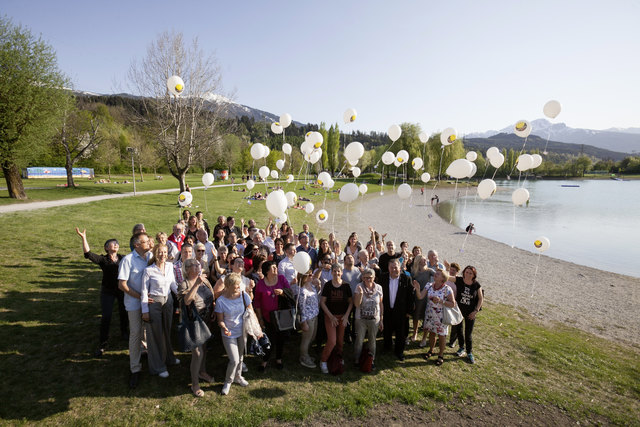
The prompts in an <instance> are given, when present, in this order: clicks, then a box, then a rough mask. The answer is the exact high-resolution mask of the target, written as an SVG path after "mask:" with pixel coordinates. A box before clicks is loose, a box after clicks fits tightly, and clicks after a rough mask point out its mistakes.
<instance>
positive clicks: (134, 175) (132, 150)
mask: <svg viewBox="0 0 640 427" xmlns="http://www.w3.org/2000/svg"><path fill="white" fill-rule="evenodd" d="M127 151H128V152H130V153H131V176H132V177H133V195H134V196H135V195H136V169H135V166H134V163H133V156H134V155H135V154H136V149H135V148H134V147H127Z"/></svg>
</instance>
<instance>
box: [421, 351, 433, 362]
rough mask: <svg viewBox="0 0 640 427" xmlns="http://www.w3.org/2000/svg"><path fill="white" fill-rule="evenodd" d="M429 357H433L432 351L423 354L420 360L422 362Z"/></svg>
mask: <svg viewBox="0 0 640 427" xmlns="http://www.w3.org/2000/svg"><path fill="white" fill-rule="evenodd" d="M431 356H433V351H431V350H429V351H427V354H425V355H424V356H422V358H423V359H424V360H429V358H430V357H431Z"/></svg>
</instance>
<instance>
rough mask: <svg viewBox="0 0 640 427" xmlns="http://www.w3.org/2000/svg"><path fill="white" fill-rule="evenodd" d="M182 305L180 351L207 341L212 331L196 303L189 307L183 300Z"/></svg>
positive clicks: (186, 350)
mask: <svg viewBox="0 0 640 427" xmlns="http://www.w3.org/2000/svg"><path fill="white" fill-rule="evenodd" d="M180 305H181V307H180V324H179V325H178V345H179V348H180V351H182V352H188V351H192V350H193V349H194V348H196V347H199V346H201V345H203V344H204V343H206V342H207V341H208V340H209V338H211V331H210V330H209V327H208V326H207V323H206V322H205V321H204V320H202V318H201V317H200V314H199V313H198V310H196V306H195V304H194V303H191V304H189V306H188V307H187V305H186V304H185V303H184V300H183V301H182V302H181V304H180Z"/></svg>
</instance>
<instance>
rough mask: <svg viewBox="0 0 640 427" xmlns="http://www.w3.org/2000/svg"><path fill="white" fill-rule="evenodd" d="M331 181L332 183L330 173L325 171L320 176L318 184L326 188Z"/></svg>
mask: <svg viewBox="0 0 640 427" xmlns="http://www.w3.org/2000/svg"><path fill="white" fill-rule="evenodd" d="M329 181H331V175H329V172H326V171H323V172H320V173H319V174H318V184H320V185H322V186H323V187H324V186H325V185H326V184H328V183H329Z"/></svg>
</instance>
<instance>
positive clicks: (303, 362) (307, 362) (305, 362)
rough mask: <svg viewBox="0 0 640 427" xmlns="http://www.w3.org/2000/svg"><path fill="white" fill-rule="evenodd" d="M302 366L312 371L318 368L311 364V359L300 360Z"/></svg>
mask: <svg viewBox="0 0 640 427" xmlns="http://www.w3.org/2000/svg"><path fill="white" fill-rule="evenodd" d="M300 364H301V365H302V366H304V367H305V368H310V369H314V368H315V367H316V364H315V363H313V362H311V360H309V358H306V359H305V358H302V357H301V358H300Z"/></svg>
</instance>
